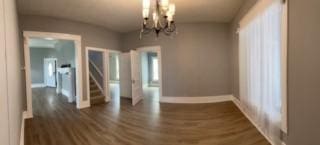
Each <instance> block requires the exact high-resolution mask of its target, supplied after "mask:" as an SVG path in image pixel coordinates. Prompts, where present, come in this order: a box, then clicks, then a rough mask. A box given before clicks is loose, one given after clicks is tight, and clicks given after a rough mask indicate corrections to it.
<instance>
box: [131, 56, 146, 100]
mask: <svg viewBox="0 0 320 145" xmlns="http://www.w3.org/2000/svg"><path fill="white" fill-rule="evenodd" d="M130 55H131V79H132V105H133V106H134V105H136V104H137V103H139V101H141V100H142V98H143V97H142V80H141V63H140V55H139V53H138V52H137V51H135V50H131V51H130Z"/></svg>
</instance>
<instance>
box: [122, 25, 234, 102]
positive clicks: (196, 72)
mask: <svg viewBox="0 0 320 145" xmlns="http://www.w3.org/2000/svg"><path fill="white" fill-rule="evenodd" d="M178 28H179V30H178V31H179V34H178V35H176V36H174V37H173V38H170V37H167V36H165V37H163V36H160V37H159V38H158V39H155V36H154V35H151V36H145V37H144V38H143V39H142V40H139V31H135V32H131V33H127V34H124V35H123V39H122V40H123V43H122V44H123V45H122V48H123V49H124V50H125V51H129V50H130V49H135V48H138V47H143V46H151V45H160V46H161V51H162V52H161V53H162V75H163V78H162V79H163V84H162V85H163V95H164V96H177V97H179V96H187V97H191V96H217V95H225V94H231V93H232V91H231V61H230V60H231V59H230V57H231V50H230V45H229V38H230V37H229V24H225V23H196V24H179V25H178Z"/></svg>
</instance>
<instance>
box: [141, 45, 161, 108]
mask: <svg viewBox="0 0 320 145" xmlns="http://www.w3.org/2000/svg"><path fill="white" fill-rule="evenodd" d="M136 50H137V52H138V53H139V54H141V53H143V52H154V53H157V58H158V65H159V102H160V100H161V98H162V55H161V46H159V45H157V46H146V47H140V48H137V49H136ZM140 75H141V74H140ZM141 87H142V86H141Z"/></svg>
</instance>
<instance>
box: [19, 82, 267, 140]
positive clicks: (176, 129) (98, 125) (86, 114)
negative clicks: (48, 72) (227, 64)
mask: <svg viewBox="0 0 320 145" xmlns="http://www.w3.org/2000/svg"><path fill="white" fill-rule="evenodd" d="M33 94H34V96H33V105H34V106H33V107H34V118H33V119H32V120H31V119H28V120H26V130H25V132H26V145H102V144H104V145H151V144H152V145H176V144H184V145H209V144H210V145H235V144H237V145H269V143H268V142H267V140H266V139H265V138H264V137H263V136H262V135H261V134H260V133H259V132H258V130H257V129H256V128H255V127H254V126H253V125H252V124H251V123H250V122H249V121H248V120H247V119H246V118H245V116H244V115H243V114H242V113H241V112H240V111H239V110H238V109H237V107H236V106H235V105H234V104H233V103H231V102H225V103H217V104H195V105H178V104H174V105H173V104H159V103H158V102H155V101H151V102H152V103H150V102H147V101H143V102H141V103H139V104H137V106H135V107H132V106H131V100H129V99H113V100H114V101H113V102H110V103H107V104H101V105H97V106H94V107H91V108H88V109H83V110H77V109H76V108H75V107H74V106H75V104H69V103H67V99H65V98H64V97H62V96H60V95H57V94H56V93H55V90H54V89H52V88H44V89H34V90H33ZM145 100H148V99H145Z"/></svg>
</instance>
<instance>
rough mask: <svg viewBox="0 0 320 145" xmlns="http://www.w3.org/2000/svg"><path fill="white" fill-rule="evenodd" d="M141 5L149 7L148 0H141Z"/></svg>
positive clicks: (145, 7)
mask: <svg viewBox="0 0 320 145" xmlns="http://www.w3.org/2000/svg"><path fill="white" fill-rule="evenodd" d="M142 6H143V9H150V0H143V2H142Z"/></svg>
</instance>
